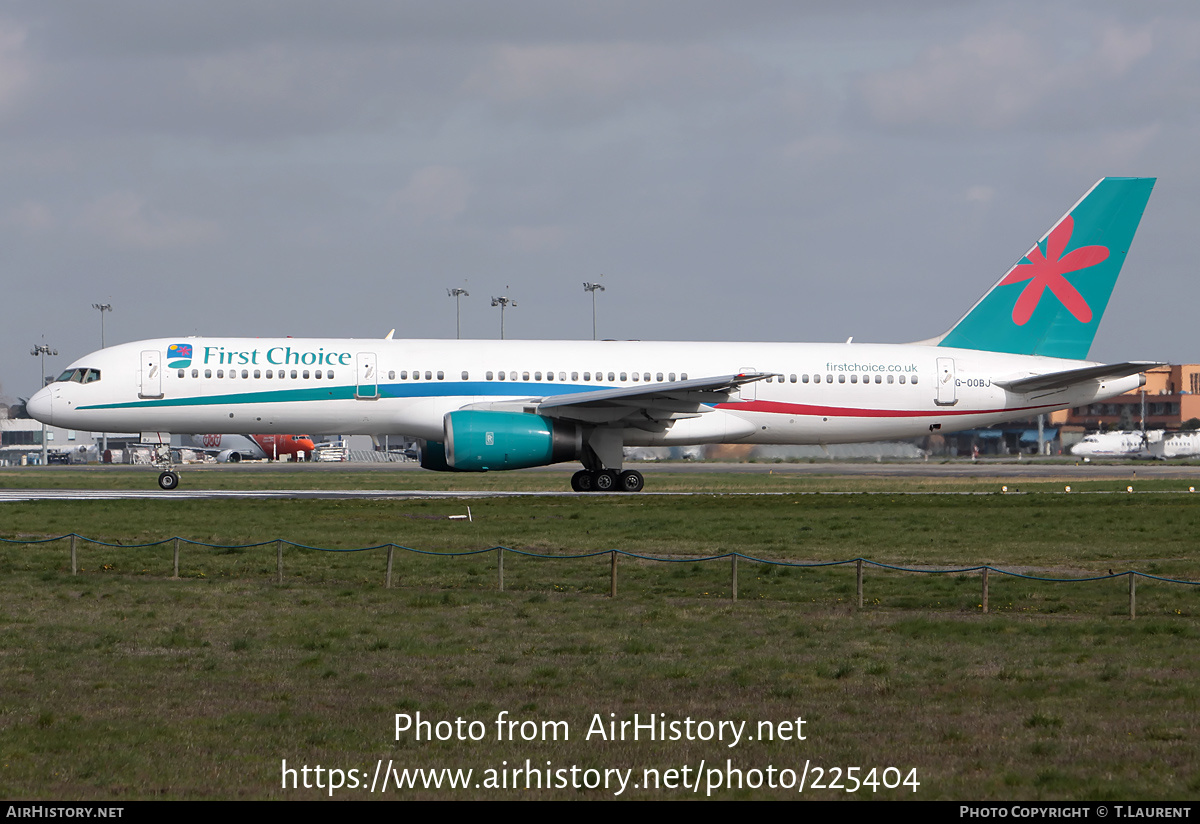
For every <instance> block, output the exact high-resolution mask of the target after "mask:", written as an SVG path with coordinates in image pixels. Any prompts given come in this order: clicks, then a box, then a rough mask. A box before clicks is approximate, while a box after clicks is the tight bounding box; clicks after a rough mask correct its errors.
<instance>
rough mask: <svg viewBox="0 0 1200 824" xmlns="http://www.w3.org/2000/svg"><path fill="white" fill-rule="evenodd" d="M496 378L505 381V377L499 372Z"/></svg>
mask: <svg viewBox="0 0 1200 824" xmlns="http://www.w3.org/2000/svg"><path fill="white" fill-rule="evenodd" d="M496 377H498V378H499V379H500V380H505V377H506V376H505V374H504V373H503V372H499V373H497V374H496Z"/></svg>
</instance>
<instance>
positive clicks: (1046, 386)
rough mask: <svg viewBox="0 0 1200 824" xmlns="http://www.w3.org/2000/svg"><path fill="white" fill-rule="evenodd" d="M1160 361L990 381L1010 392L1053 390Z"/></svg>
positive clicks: (1132, 371)
mask: <svg viewBox="0 0 1200 824" xmlns="http://www.w3.org/2000/svg"><path fill="white" fill-rule="evenodd" d="M1162 365H1163V364H1161V363H1155V362H1153V361H1128V362H1126V363H1102V364H1100V365H1099V366H1085V367H1083V368H1081V369H1066V370H1064V371H1062V372H1048V373H1046V374H1044V375H1028V376H1025V377H1019V378H1002V379H1000V380H993V381H992V383H994V384H996V385H997V386H1002V387H1004V388H1005V389H1008V390H1010V391H1012V392H1020V393H1021V394H1029V393H1031V392H1041V391H1045V390H1050V391H1055V390H1059V389H1067V388H1068V387H1071V386H1075V385H1077V384H1080V383H1083V382H1084V381H1103V380H1111V379H1113V378H1124V377H1127V376H1129V375H1136V374H1137V373H1138V372H1145V371H1146V370H1147V369H1153V368H1154V367H1156V366H1162Z"/></svg>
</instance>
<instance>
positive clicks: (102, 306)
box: [92, 303, 112, 349]
mask: <svg viewBox="0 0 1200 824" xmlns="http://www.w3.org/2000/svg"><path fill="white" fill-rule="evenodd" d="M92 308H93V309H99V310H100V348H101V349H103V348H104V313H105V312H111V311H112V304H111V303H93V304H92Z"/></svg>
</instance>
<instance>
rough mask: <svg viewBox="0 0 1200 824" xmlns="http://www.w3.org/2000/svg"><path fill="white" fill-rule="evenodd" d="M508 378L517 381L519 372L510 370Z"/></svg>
mask: <svg viewBox="0 0 1200 824" xmlns="http://www.w3.org/2000/svg"><path fill="white" fill-rule="evenodd" d="M508 378H509V380H514V381H515V380H516V379H517V373H516V372H509V373H508Z"/></svg>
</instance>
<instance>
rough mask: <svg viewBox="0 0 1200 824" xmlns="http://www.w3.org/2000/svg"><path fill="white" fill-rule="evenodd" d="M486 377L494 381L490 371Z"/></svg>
mask: <svg viewBox="0 0 1200 824" xmlns="http://www.w3.org/2000/svg"><path fill="white" fill-rule="evenodd" d="M484 377H486V378H487V379H488V380H491V379H492V377H493V376H492V373H491V370H489V371H488V373H487V375H485V376H484Z"/></svg>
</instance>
